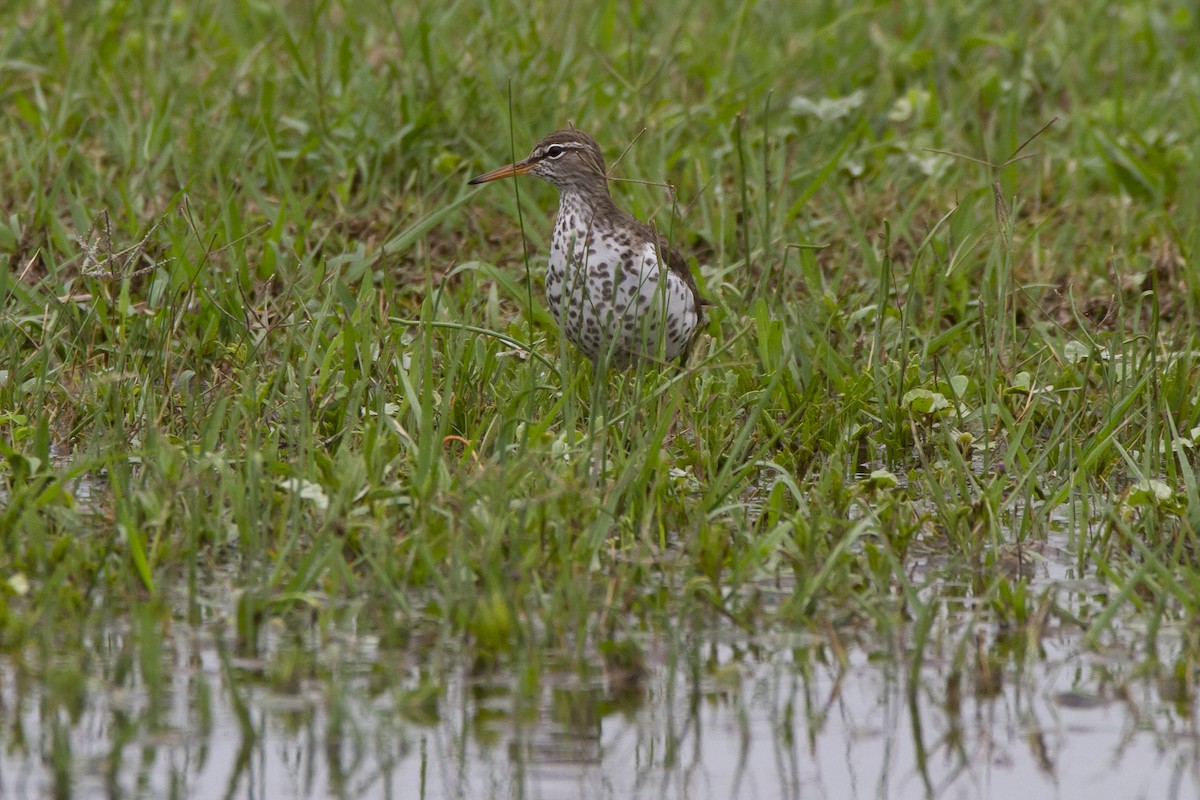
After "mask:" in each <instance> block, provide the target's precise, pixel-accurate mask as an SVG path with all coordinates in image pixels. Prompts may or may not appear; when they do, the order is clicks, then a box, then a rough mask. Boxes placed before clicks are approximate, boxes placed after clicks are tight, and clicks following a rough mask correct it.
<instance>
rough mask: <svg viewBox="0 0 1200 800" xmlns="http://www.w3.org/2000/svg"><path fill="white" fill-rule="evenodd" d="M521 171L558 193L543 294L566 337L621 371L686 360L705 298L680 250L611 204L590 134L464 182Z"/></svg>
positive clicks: (552, 143)
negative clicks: (662, 361) (639, 365)
mask: <svg viewBox="0 0 1200 800" xmlns="http://www.w3.org/2000/svg"><path fill="white" fill-rule="evenodd" d="M527 173H529V174H533V175H536V176H537V177H539V178H542V179H543V180H545V181H548V182H549V183H551V184H553V185H554V186H555V187H557V189H558V192H559V203H558V216H557V219H556V220H555V223H554V233H553V235H552V237H551V240H550V257H549V264H548V265H547V268H546V300H547V304H548V305H549V307H550V312H551V314H553V316H554V318H555V320H556V321H557V322H558V325H559V327H560V328H561V329H562V331H563V333H564V334H565V335H566V337H567V339H568V340H569V341H570V342H571V343H572V344H574V345H575V346H576V347H577V348H579V350H581V351H582V352H583V353H584V355H586V356H587V357H588V358H589V359H591V360H592V362H593V363H594V364H596V365H597V366H598V365H599V364H601V363H607V364H609V365H613V366H617V367H621V368H625V367H629V366H630V365H632V364H634V363H637V362H639V361H656V360H659V359H660V357H664V356H665V360H666V361H675V360H676V359H678V360H679V362H680V363H681V364H682V363H685V362H686V361H687V357H688V355H689V353H690V351H691V346H692V344H693V342H694V341H695V339H696V336H697V334H698V333H699V331H700V329H701V328H702V327H703V325H704V321H705V314H704V307H705V306H707V305H711V303H709V302H707V301H706V300H704V299H702V298H701V296H700V290H699V288H698V287H697V286H696V278H695V277H694V276H693V275H692V272H691V270H690V269H689V268H688V265H687V262H686V261H684V259H683V256H681V255H680V254H679V251H678V250H675V249H672V248H671V247H670V246H669V244H668V243H667V241H666V239H665V238H664V237H663V236H662V235H661V234H660V233H659V232H658V230H657V229H655V228H654V227H653V226H651V225H648V224H646V223H645V222H642V221H641V220H639V219H637V218H636V217H634V216H633V215H631V214H629V213H627V212H625V211H622V210H621V209H619V208H617V205H616V203H614V202H613V199H612V195H611V194H610V193H609V191H608V176H607V173H606V172H605V168H604V156H603V154H602V153H601V151H600V146H599V145H598V144H596V140H595V139H593V138H592V137H591V136H589V135H588V134H586V133H584V132H583V131H580V130H575V129H573V128H572V129H570V130H561V131H555V132H554V133H551V134H550V135H548V136H546V137H545V138H543V139H542V140H541V141H540V142H538V143H537V145H536V146H535V147H534V148H533V150H532V151H531V152H530V154H529V157H528V158H525V159H523V160H521V161H517V162H515V163H512V164H508V165H506V166H503V167H499V168H497V169H494V170H492V171H491V172H486V173H484V174H483V175H480V176H478V177H476V178H472V179H471V180H470V181H469V182H468V183H469V184H470V185H472V186H474V185H478V184H482V183H488V182H490V181H495V180H500V179H502V178H513V177H516V176H518V175H525V174H527Z"/></svg>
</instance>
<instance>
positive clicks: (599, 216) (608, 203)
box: [558, 185, 620, 227]
mask: <svg viewBox="0 0 1200 800" xmlns="http://www.w3.org/2000/svg"><path fill="white" fill-rule="evenodd" d="M558 213H559V215H560V216H562V215H564V214H565V215H568V216H574V217H575V219H576V222H577V224H579V225H581V226H585V227H593V226H595V225H596V223H598V222H601V223H604V222H608V221H609V220H613V219H616V217H617V216H618V215H619V214H620V212H619V211H618V210H617V206H616V204H615V203H613V199H612V195H610V194H609V193H608V187H607V186H603V185H601V186H596V187H591V186H587V187H576V186H568V187H563V188H562V189H560V190H559V197H558Z"/></svg>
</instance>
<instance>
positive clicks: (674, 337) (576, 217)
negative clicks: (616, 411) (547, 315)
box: [546, 192, 699, 364]
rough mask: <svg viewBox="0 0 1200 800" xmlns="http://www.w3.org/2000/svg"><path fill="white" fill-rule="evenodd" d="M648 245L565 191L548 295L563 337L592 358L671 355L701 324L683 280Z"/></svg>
mask: <svg viewBox="0 0 1200 800" xmlns="http://www.w3.org/2000/svg"><path fill="white" fill-rule="evenodd" d="M668 258H669V256H668V255H666V254H663V256H662V257H660V254H659V252H658V248H657V247H656V246H655V244H654V243H653V242H650V241H644V240H638V239H637V238H635V237H634V236H633V235H632V231H630V230H628V229H624V228H620V227H611V226H606V225H604V224H603V221H602V220H601V219H600V218H599V217H596V216H594V215H593V214H592V213H591V212H590V211H589V210H588V207H587V205H586V204H585V203H584V202H583V201H582V199H581V198H579V196H578V195H575V194H574V193H571V192H563V193H562V197H561V201H560V204H559V209H558V219H557V221H556V222H555V227H554V235H553V237H552V241H551V247H550V263H549V265H548V267H547V271H546V300H547V302H548V304H549V306H550V311H551V313H553V314H554V318H555V319H556V320H558V324H559V326H560V327H561V328H562V329H563V331H564V333H565V334H566V336H567V338H568V339H569V340H570V341H571V342H573V343H574V344H575V345H576V346H577V347H578V348H579V349H580V350H582V351H583V352H584V353H585V354H586V355H587V356H588V357H590V358H592V359H593V360H594V359H596V358H598V357H599V356H600V355H601V354H602V353H604V354H607V355H608V356H609V357H610V359H611V360H612V361H613V362H614V363H618V364H622V363H629V362H630V361H632V360H635V359H637V358H639V357H643V356H650V357H659V356H662V357H665V358H666V359H668V360H674V359H676V358H678V357H679V356H680V355H682V354H683V353H684V351H685V350H686V348H687V346H688V343H689V342H691V339H692V335H693V333H695V330H696V325H697V324H698V322H699V313H698V309H697V307H696V300H695V298H694V296H693V295H692V291H691V288H690V287H689V286H688V285H687V284H686V283H685V282H684V279H683V278H682V277H680V276H679V275H677V274H675V273H674V272H672V271H671V270H670V269H668V267H667V263H668V262H667V259H668Z"/></svg>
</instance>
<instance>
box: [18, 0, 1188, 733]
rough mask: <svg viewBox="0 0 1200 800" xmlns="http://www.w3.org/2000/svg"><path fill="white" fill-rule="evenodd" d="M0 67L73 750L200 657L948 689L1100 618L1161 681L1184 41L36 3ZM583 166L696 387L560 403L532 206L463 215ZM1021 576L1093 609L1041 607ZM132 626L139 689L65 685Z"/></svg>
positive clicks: (47, 598)
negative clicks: (903, 660) (657, 656)
mask: <svg viewBox="0 0 1200 800" xmlns="http://www.w3.org/2000/svg"><path fill="white" fill-rule="evenodd" d="M0 31H2V33H0V266H2V267H3V268H2V269H0V448H2V451H3V456H4V460H3V464H2V465H0V482H2V489H0V491H2V496H3V503H2V505H0V576H2V577H3V579H4V580H5V581H6V582H5V583H4V584H3V585H2V586H0V652H3V653H4V654H5V655H4V657H5V658H6V659H10V660H11V661H12V663H14V664H19V665H20V669H22V670H25V671H27V672H28V673H29V674H30V675H32V676H35V677H36V678H37V679H38V680H39V681H43V682H46V684H47V685H49V686H61V687H69V688H70V690H69V691H67V690H66V689H64V691H63V692H61V693H58V694H56V695H55V696H56V697H61V698H63V699H62V700H61V702H62V703H64V704H66V705H67V706H68V707H70V706H71V704H72V703H78V702H80V701H79V699H78V696H77V695H78V692H79V691H81V689H80V686H79V684H78V683H77V682H76V681H74V680H72V679H71V676H72V675H74V674H76V672H77V673H78V674H81V675H82V674H100V675H102V676H103V677H104V680H106V681H108V682H110V683H112V684H114V685H121V684H122V682H125V681H128V680H130V678H129V677H128V676H129V675H131V674H132V670H134V667H133V666H132V664H133V663H137V664H139V666H138V668H137V671H138V672H139V674H144V675H145V680H147V681H149V682H153V681H155V680H157V679H156V678H155V675H156V674H158V673H157V672H156V671H155V670H154V669H151V668H150V665H151V664H154V663H157V662H156V659H157V658H158V655H159V650H158V649H157V648H160V647H162V646H164V645H163V644H162V643H161V642H160V637H161V636H163V635H164V633H163V631H164V630H165V629H166V628H168V627H170V626H171V625H172V624H183V623H189V622H190V623H199V622H212V621H214V620H218V621H223V623H224V624H225V631H226V634H227V635H226V636H225V637H224V638H223V639H222V641H223V642H224V645H227V646H228V648H229V649H230V653H229V655H230V656H234V655H241V656H253V655H256V654H258V653H259V651H260V649H261V644H262V627H263V626H264V625H265V624H267V622H268V621H270V620H273V619H281V620H283V621H284V623H285V624H286V625H287V626H289V627H295V628H301V629H304V628H305V627H306V626H313V628H312V629H314V630H316V631H318V632H319V634H320V636H332V635H333V632H335V631H337V630H340V629H342V628H344V627H345V626H355V627H356V629H358V630H367V631H372V632H374V633H375V634H377V635H378V636H380V638H381V641H382V643H383V646H384V647H385V648H398V649H406V650H414V651H415V652H417V653H419V654H420V658H421V659H422V660H423V663H427V664H434V663H438V662H439V660H440V659H446V658H452V657H464V656H465V657H468V658H470V659H471V660H472V661H473V663H475V664H477V665H478V666H479V667H480V668H488V667H494V666H506V667H510V668H513V669H515V670H518V674H523V675H532V676H533V677H532V678H531V680H535V681H536V676H537V674H538V672H539V670H541V669H542V668H543V665H545V664H547V663H550V660H551V659H553V661H554V663H556V664H559V665H561V664H563V663H565V664H567V665H569V666H574V667H578V668H581V669H586V668H588V666H589V665H590V664H592V663H593V662H595V661H597V660H605V659H607V661H608V662H609V664H610V667H612V666H613V665H617V664H628V663H631V659H632V662H634V663H635V662H636V660H637V658H638V655H637V648H638V647H639V645H638V643H639V642H642V641H644V639H645V637H647V636H650V637H653V636H659V635H675V634H673V633H671V632H672V631H673V630H677V629H687V630H698V631H704V630H706V629H708V628H710V627H711V626H714V625H728V624H731V625H734V626H737V627H740V628H742V629H744V630H746V631H751V632H753V631H767V630H775V629H794V628H807V629H810V630H812V631H813V632H814V634H819V635H821V636H826V637H830V639H831V641H835V642H838V641H842V640H844V639H851V640H856V641H862V642H866V643H868V646H870V647H878V648H882V649H884V650H886V649H888V648H889V647H891V646H892V644H893V643H894V642H895V641H897V639H896V632H897V631H905V634H904V636H906V637H908V638H907V639H906V640H907V641H909V642H910V643H913V644H914V648H915V650H914V652H915V653H916V655H915V656H913V657H914V658H917V659H919V658H920V657H921V654H922V653H923V652H924V651H925V647H926V646H927V645H928V642H930V641H933V640H938V641H944V642H946V643H948V644H947V646H948V647H949V649H950V650H951V651H953V652H957V653H958V656H957V659H958V662H956V663H960V664H962V663H964V662H963V660H964V659H968V658H970V657H973V653H974V651H973V649H972V648H973V647H974V638H973V634H968V633H964V632H963V631H968V630H970V629H971V625H970V624H964V621H965V622H966V623H970V622H982V623H985V624H996V625H1000V626H1001V627H1002V629H1003V630H1005V631H1008V632H1009V633H1008V634H1007V635H1009V636H1012V637H1013V640H1014V641H1015V640H1017V639H1022V638H1023V637H1024V640H1027V641H1029V642H1036V641H1037V639H1038V637H1039V635H1040V631H1041V627H1040V626H1044V625H1045V624H1046V621H1047V619H1048V618H1049V617H1052V616H1055V615H1058V616H1059V617H1063V616H1071V619H1072V623H1071V624H1072V625H1075V626H1076V627H1077V628H1078V630H1079V631H1080V633H1081V634H1082V635H1084V636H1085V641H1086V642H1088V643H1089V644H1095V645H1100V644H1102V643H1103V642H1104V641H1105V639H1106V636H1108V635H1109V632H1110V629H1111V626H1113V625H1114V624H1118V622H1119V621H1121V620H1128V619H1129V618H1130V617H1131V616H1132V618H1134V619H1137V620H1139V621H1141V622H1142V623H1144V625H1145V629H1146V631H1147V633H1146V635H1145V637H1144V641H1143V647H1144V650H1143V651H1142V655H1144V656H1145V657H1146V658H1152V655H1153V653H1154V637H1155V636H1156V635H1157V632H1158V631H1159V630H1160V628H1161V626H1163V625H1167V624H1176V623H1184V622H1186V621H1187V620H1190V619H1193V618H1194V617H1195V616H1196V615H1197V614H1200V600H1198V599H1197V598H1200V591H1198V590H1200V569H1198V568H1197V566H1196V559H1195V552H1196V547H1197V544H1198V543H1197V533H1198V531H1200V489H1198V485H1197V481H1196V469H1197V453H1198V452H1200V356H1198V353H1200V342H1198V331H1197V319H1198V316H1197V314H1198V309H1200V271H1198V270H1197V267H1196V259H1197V253H1198V252H1200V159H1198V158H1197V156H1196V148H1195V143H1196V142H1197V141H1200V77H1198V76H1200V16H1198V15H1197V14H1196V12H1195V10H1194V8H1192V7H1191V6H1190V5H1189V4H1187V3H1183V2H1179V3H1173V4H1155V5H1151V4H1129V5H1127V6H1124V7H1120V8H1110V6H1109V4H1107V3H1100V2H1093V1H1089V2H1083V3H1077V4H1074V5H1073V6H1072V7H1070V8H1061V9H1060V8H1058V7H1057V6H1054V5H1042V6H1036V7H1027V6H1017V5H1013V6H1011V8H1010V7H1009V6H1007V5H1006V4H997V3H985V2H969V3H945V4H939V3H915V2H914V3H904V4H894V3H874V4H870V3H807V4H796V3H770V2H764V3H758V4H749V3H728V2H722V0H709V2H704V3H701V2H697V3H690V4H685V3H673V4H672V3H667V4H662V3H660V4H635V5H634V8H633V9H632V10H631V11H628V12H627V11H626V10H625V9H623V8H621V6H620V5H619V4H614V5H603V4H602V5H598V6H595V7H593V6H591V5H588V4H568V5H567V6H563V7H560V5H559V4H553V3H539V2H535V3H533V4H532V5H530V4H522V3H507V4H503V3H489V2H487V0H483V1H482V2H477V3H469V2H451V3H449V4H445V3H422V4H409V3H390V4H388V3H380V2H361V1H360V0H345V1H344V2H334V0H330V1H329V2H315V1H311V2H294V3H266V2H264V3H252V4H245V3H236V2H223V1H221V2H213V3H207V4H205V3H200V4H192V3H151V2H141V1H140V0H128V1H127V2H117V1H116V0H113V1H112V2H97V3H67V4H63V3H51V2H37V1H36V0H27V1H26V2H20V3H16V4H7V5H6V7H5V10H4V11H0ZM568 121H574V123H575V124H576V125H578V126H579V127H580V128H583V129H585V130H587V131H589V132H591V133H592V134H593V135H595V136H596V138H597V139H598V140H599V141H600V142H601V144H602V146H603V147H604V148H605V151H606V156H607V157H608V159H609V162H610V163H612V162H613V161H614V160H615V159H616V158H617V157H618V156H619V155H620V154H621V153H622V151H624V150H625V149H626V148H627V147H628V148H629V149H628V152H627V153H626V154H625V156H624V158H623V159H622V160H621V161H620V163H619V164H618V165H617V167H616V169H615V172H614V174H615V176H616V177H619V178H624V179H630V180H632V181H639V182H615V183H614V184H613V190H614V193H615V194H616V195H617V198H618V202H619V203H620V204H621V205H622V206H624V207H626V208H629V209H630V210H631V211H633V212H635V213H636V214H638V215H639V216H641V217H643V218H653V219H654V220H655V221H656V222H657V224H658V225H659V227H660V228H661V229H663V230H665V231H669V232H670V233H671V237H672V239H673V240H674V242H675V243H676V245H677V246H678V247H679V248H680V249H681V250H683V251H684V252H685V253H687V254H689V255H690V256H691V257H692V258H694V265H695V267H696V268H697V269H698V275H699V276H700V284H701V287H702V290H703V291H704V293H705V294H706V295H707V297H709V298H710V299H711V300H712V301H713V302H714V303H715V306H714V308H713V309H712V313H711V321H710V323H709V325H708V328H707V330H706V332H705V335H704V337H703V338H702V340H701V341H700V343H699V345H698V347H697V348H696V350H695V352H694V354H693V357H692V359H691V361H690V362H689V364H688V366H687V368H686V369H685V370H682V371H677V370H673V369H662V370H660V369H657V368H654V367H646V368H642V369H639V370H634V371H629V372H613V373H610V374H601V375H594V374H593V373H592V371H591V369H590V366H589V364H588V363H587V362H586V360H584V359H582V358H581V357H580V356H579V354H578V353H576V352H574V351H573V350H572V349H571V347H570V346H569V345H568V344H566V343H565V341H564V340H563V339H562V338H561V337H560V335H559V333H558V331H557V330H556V328H555V326H554V325H553V323H552V321H551V319H550V317H549V315H548V313H547V311H546V309H545V307H544V305H543V300H542V294H541V285H540V284H541V276H542V270H543V263H544V255H545V252H546V249H547V242H548V237H549V232H550V224H551V221H552V215H553V212H554V209H555V205H556V200H555V196H554V192H553V190H552V189H551V188H550V187H548V186H546V185H543V184H540V183H538V182H535V181H532V180H526V181H524V182H521V183H519V184H518V185H517V189H519V194H518V192H517V190H516V189H514V187H513V186H512V185H493V186H489V187H486V188H485V189H484V190H475V189H471V188H468V187H467V186H466V180H467V179H468V178H469V177H471V176H472V175H475V174H478V173H479V172H481V171H483V170H484V169H489V168H491V167H493V166H496V165H499V164H500V163H503V162H506V161H508V160H510V159H512V158H513V157H514V156H515V157H521V156H523V155H524V154H525V153H526V152H527V150H528V148H529V147H530V146H531V145H532V144H533V143H534V142H535V141H536V140H537V139H538V138H539V137H540V136H541V135H543V134H545V133H547V132H549V131H551V130H553V129H556V128H559V127H564V126H565V125H566V124H567V123H568ZM1051 121H1053V124H1049V123H1051ZM1047 125H1049V126H1048V127H1046V126H1047ZM1043 128H1045V129H1044V130H1043ZM1039 131H1041V133H1040V135H1037V136H1036V137H1035V138H1034V139H1033V141H1031V142H1028V144H1027V145H1026V146H1025V147H1024V149H1022V150H1020V152H1019V153H1018V149H1019V148H1020V147H1021V145H1022V144H1023V143H1025V142H1026V141H1027V140H1028V139H1029V138H1030V137H1034V136H1035V134H1038V132H1039ZM1013 155H1018V156H1019V158H1016V159H1011V157H1012V156H1013ZM984 162H987V163H984ZM668 184H669V186H668ZM109 230H110V232H109ZM523 235H524V237H525V240H526V242H527V244H528V253H527V256H526V250H525V248H524V247H523V244H522V236H523ZM110 238H111V240H110ZM530 276H532V280H533V288H532V292H530V290H529V285H528V284H527V278H528V277H530ZM873 471H879V472H877V473H876V474H875V475H874V476H870V477H868V476H869V475H870V473H872V472H873ZM1054 536H1060V537H1064V541H1065V542H1066V543H1067V544H1068V547H1069V551H1070V554H1071V555H1070V558H1071V561H1072V564H1073V570H1074V572H1075V573H1076V574H1077V575H1097V576H1099V577H1100V578H1101V579H1102V580H1103V581H1105V582H1106V583H1107V585H1109V586H1110V587H1111V594H1110V595H1109V597H1108V600H1109V602H1108V605H1105V606H1103V607H1099V608H1095V609H1091V610H1090V611H1089V613H1086V614H1084V615H1083V616H1078V614H1079V613H1082V612H1079V611H1078V610H1075V611H1068V610H1066V609H1062V608H1059V607H1058V604H1057V601H1056V597H1057V591H1058V590H1057V587H1056V586H1055V585H1054V584H1053V583H1052V582H1047V581H1041V580H1030V578H1029V573H1028V571H1027V570H1026V569H1025V567H1024V566H1022V565H1028V563H1029V561H1030V559H1031V558H1032V559H1034V560H1036V551H1037V547H1038V545H1039V543H1045V542H1046V541H1047V537H1054ZM1014 565H1016V566H1014ZM951 586H953V587H960V588H958V589H953V590H952V589H950V588H949V587H951ZM962 587H965V588H962ZM930 589H933V591H929V590H930ZM963 592H967V593H968V594H969V595H970V597H971V598H972V599H973V600H974V601H976V602H972V603H969V604H966V605H964V604H963V594H962V593H963ZM948 620H949V621H948ZM122 621H124V624H126V625H127V626H128V628H129V630H130V636H131V637H133V640H134V641H135V642H137V643H139V644H138V645H137V646H136V647H135V650H134V655H133V656H132V658H133V661H132V662H130V663H129V664H125V662H123V661H122V658H126V659H128V658H129V656H128V655H126V656H122V657H117V656H116V655H114V654H112V653H109V652H108V651H107V650H105V649H103V648H100V649H95V648H93V647H92V646H91V645H92V644H93V643H94V641H95V638H96V637H97V635H98V632H99V631H102V630H106V629H107V627H106V626H110V625H112V624H114V622H122ZM837 647H840V645H837ZM143 651H144V652H143ZM1036 651H1037V648H1036V646H1034V647H1031V648H1023V647H1014V648H1013V649H1012V650H1005V651H1001V652H1003V653H1009V654H1011V658H1012V659H1013V660H1014V662H1015V661H1019V660H1021V659H1025V658H1036ZM447 653H449V654H451V655H447ZM1195 655H1196V653H1195V652H1194V650H1188V651H1187V653H1186V658H1187V659H1192V658H1194V657H1195ZM274 658H275V659H276V660H275V661H274V662H272V665H271V667H270V668H269V669H268V671H267V674H268V676H269V677H270V678H271V679H272V680H277V681H278V682H279V684H280V685H282V686H288V685H291V682H292V681H294V680H295V676H296V675H297V674H298V673H297V670H299V671H300V672H301V673H306V672H316V673H320V669H319V667H317V666H315V665H314V664H312V663H310V662H311V660H312V656H311V654H309V655H306V654H305V653H304V652H303V651H302V650H300V651H297V650H295V649H289V648H284V649H283V650H281V651H280V652H279V653H276V654H274ZM227 663H228V662H227ZM1188 663H1190V661H1189V662H1188ZM114 664H115V665H114ZM123 664H124V666H122V665H123ZM1002 666H1004V665H1003V664H1002ZM1171 669H1176V667H1172V668H1171ZM914 670H915V668H914ZM914 674H915V673H914ZM56 676H57V677H56ZM233 691H234V692H235V695H236V687H235V688H234V690H233ZM72 698H75V699H72ZM247 724H249V723H247Z"/></svg>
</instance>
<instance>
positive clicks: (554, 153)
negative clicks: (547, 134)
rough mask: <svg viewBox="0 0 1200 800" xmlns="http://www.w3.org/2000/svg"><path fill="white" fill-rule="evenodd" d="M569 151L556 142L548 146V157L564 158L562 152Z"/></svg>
mask: <svg viewBox="0 0 1200 800" xmlns="http://www.w3.org/2000/svg"><path fill="white" fill-rule="evenodd" d="M565 152H567V151H566V150H564V149H563V148H561V147H559V146H558V145H556V144H552V145H550V146H549V147H547V148H546V158H562V154H563V153H565Z"/></svg>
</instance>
